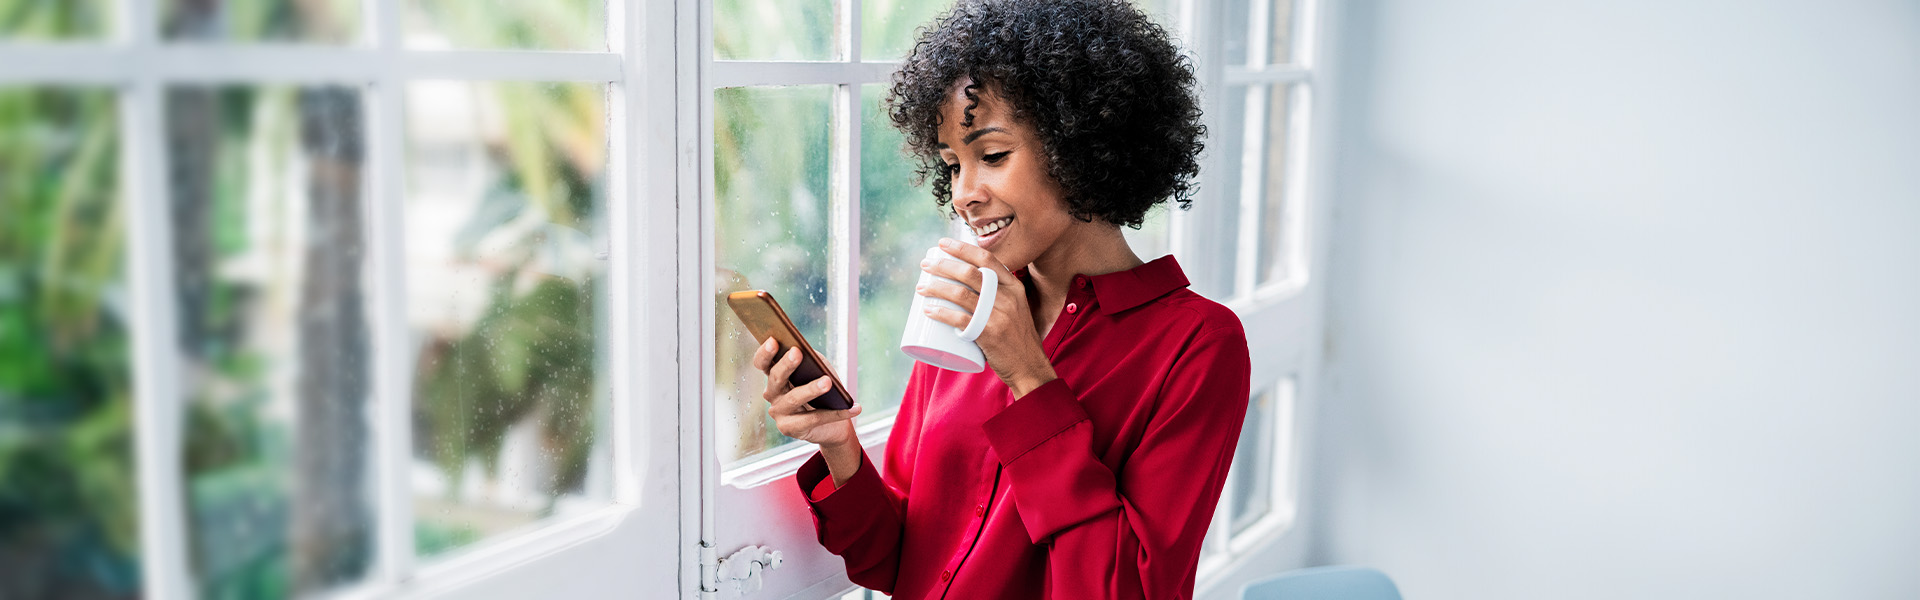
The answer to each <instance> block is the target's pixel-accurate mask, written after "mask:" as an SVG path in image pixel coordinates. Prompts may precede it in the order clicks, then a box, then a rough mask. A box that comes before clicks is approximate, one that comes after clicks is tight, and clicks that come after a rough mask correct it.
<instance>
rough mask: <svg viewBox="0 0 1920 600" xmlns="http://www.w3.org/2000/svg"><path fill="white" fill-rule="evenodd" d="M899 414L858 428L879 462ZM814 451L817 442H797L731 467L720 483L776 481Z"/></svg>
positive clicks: (739, 484)
mask: <svg viewBox="0 0 1920 600" xmlns="http://www.w3.org/2000/svg"><path fill="white" fill-rule="evenodd" d="M896 414H897V413H889V414H887V415H886V416H885V417H882V418H880V419H876V420H874V421H873V422H872V423H867V424H865V425H861V426H859V427H857V428H855V431H857V432H859V435H860V447H861V448H862V449H865V450H866V451H867V456H868V457H870V458H873V459H874V461H873V462H874V464H875V465H878V464H880V461H879V460H878V457H876V456H874V453H875V452H877V451H878V450H880V449H882V448H885V447H886V445H887V434H889V433H891V432H892V430H893V419H894V416H895V415H896ZM814 452H815V450H814V446H813V444H808V443H804V442H802V443H797V444H793V447H791V448H787V449H785V450H781V451H778V452H773V453H770V454H768V455H767V456H765V457H762V458H758V459H754V460H751V461H746V462H742V463H740V464H739V466H735V467H731V468H728V469H727V470H726V471H724V472H722V473H721V474H720V485H727V486H733V487H736V488H743V489H744V488H754V487H760V486H763V485H766V484H769V483H773V482H774V481H778V480H780V479H784V478H786V477H787V476H789V475H792V474H793V472H794V471H797V470H799V469H800V465H802V464H806V462H807V459H809V458H813V453H814Z"/></svg>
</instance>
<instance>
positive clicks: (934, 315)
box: [925, 304, 993, 329]
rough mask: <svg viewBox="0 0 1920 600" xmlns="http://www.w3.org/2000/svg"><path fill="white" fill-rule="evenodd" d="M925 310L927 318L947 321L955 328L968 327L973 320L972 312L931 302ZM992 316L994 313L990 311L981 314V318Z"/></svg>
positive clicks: (942, 321)
mask: <svg viewBox="0 0 1920 600" xmlns="http://www.w3.org/2000/svg"><path fill="white" fill-rule="evenodd" d="M925 312H926V313H927V318H929V319H933V320H934V321H935V322H939V323H945V324H947V325H948V326H951V327H953V328H954V329H966V328H967V324H968V323H970V322H972V321H973V315H972V314H969V313H963V312H960V311H957V310H954V309H951V308H946V307H942V306H934V305H931V304H929V305H927V308H926V311H925ZM992 316H993V315H992V314H991V313H989V314H984V315H980V318H982V319H991V318H992Z"/></svg>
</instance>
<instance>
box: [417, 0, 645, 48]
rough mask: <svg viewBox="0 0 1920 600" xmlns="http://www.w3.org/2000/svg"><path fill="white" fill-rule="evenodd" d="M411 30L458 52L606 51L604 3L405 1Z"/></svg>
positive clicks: (583, 0)
mask: <svg viewBox="0 0 1920 600" xmlns="http://www.w3.org/2000/svg"><path fill="white" fill-rule="evenodd" d="M405 1H406V2H407V9H408V10H407V25H408V29H409V31H412V32H432V33H433V34H436V35H438V36H441V37H444V38H445V39H446V40H447V42H448V43H450V44H452V45H453V46H456V47H462V48H530V49H541V50H605V49H607V34H606V16H605V15H606V12H605V6H606V3H607V0H405Z"/></svg>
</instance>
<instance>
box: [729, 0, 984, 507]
mask: <svg viewBox="0 0 1920 600" xmlns="http://www.w3.org/2000/svg"><path fill="white" fill-rule="evenodd" d="M839 2H840V3H841V4H844V6H838V7H836V5H835V3H834V2H831V1H827V0H819V1H816V2H771V1H751V0H734V1H728V0H722V1H720V2H716V3H715V4H714V5H713V9H712V10H713V15H714V17H713V23H714V28H713V38H712V39H713V47H712V48H711V52H712V60H711V62H709V63H708V64H709V66H710V69H709V74H708V75H707V77H706V80H707V82H708V84H707V87H708V89H709V90H710V91H709V94H708V100H709V102H710V103H711V106H712V112H711V115H712V117H713V128H712V129H711V132H712V133H711V135H712V138H711V144H710V145H709V146H708V147H709V148H710V149H711V154H710V160H711V163H710V165H711V169H712V170H711V173H712V179H711V180H710V181H711V182H712V186H713V187H712V196H711V198H712V199H711V204H710V206H711V211H712V212H711V213H710V214H711V215H712V219H711V221H710V222H711V223H712V224H713V233H712V235H713V237H712V240H713V242H712V244H713V245H712V256H713V257H714V268H713V270H712V277H713V288H712V289H713V293H714V295H713V301H712V302H711V303H710V304H711V306H712V307H713V308H712V310H713V311H714V312H713V325H714V328H713V339H714V342H715V343H714V346H713V350H712V354H711V358H710V359H709V360H710V361H711V362H710V365H711V368H712V373H713V377H712V379H711V382H712V386H713V388H712V389H713V395H712V396H710V397H711V398H713V402H714V411H715V412H714V414H715V429H716V433H715V437H714V452H715V453H716V455H717V458H718V461H719V462H720V463H721V464H723V465H733V466H739V467H743V468H746V469H747V470H748V471H765V472H767V473H772V474H779V473H782V472H784V471H785V470H790V469H789V467H791V466H793V465H792V464H791V463H792V461H793V460H794V459H796V458H799V457H803V456H804V452H803V451H804V448H803V446H804V444H795V443H793V440H791V439H789V438H787V437H785V436H783V435H781V434H780V432H779V431H777V430H775V429H774V428H773V421H772V419H770V418H768V417H767V416H766V408H767V405H766V401H765V400H763V399H762V398H761V397H760V394H761V392H762V390H763V388H764V386H765V383H766V382H765V378H764V377H762V376H761V375H760V373H759V372H758V371H756V370H754V369H753V366H752V356H753V352H754V349H755V347H756V345H755V341H754V340H753V338H752V336H751V335H749V334H748V333H747V332H746V330H745V328H744V327H742V326H741V325H740V323H739V322H738V321H737V319H736V318H735V317H734V316H733V314H732V312H731V311H730V310H728V309H727V308H725V295H726V294H728V293H731V292H735V291H740V290H746V289H764V290H767V291H769V292H771V293H772V294H773V295H774V297H775V298H776V299H777V300H778V301H779V302H780V305H781V308H783V309H784V310H785V311H786V312H787V315H788V316H789V317H790V318H792V319H793V321H794V325H795V326H797V327H799V328H800V332H801V334H802V335H804V336H806V338H807V340H808V341H809V342H811V343H812V344H813V345H814V346H815V348H816V349H817V350H819V351H820V352H821V353H822V354H824V355H826V356H827V357H828V360H829V361H830V362H832V363H833V365H834V367H835V370H836V371H837V372H838V373H840V374H841V375H842V379H843V381H845V382H846V383H847V384H848V385H850V386H851V387H852V388H853V389H852V391H853V393H854V395H855V397H856V398H858V401H859V402H860V403H861V404H862V405H863V406H865V410H864V412H863V413H862V415H861V417H860V419H861V423H862V425H863V426H866V427H867V428H868V431H867V432H866V435H864V436H863V439H865V440H868V441H878V440H879V439H883V438H884V437H885V433H884V432H885V427H886V423H887V421H888V420H889V418H890V416H891V414H892V409H893V408H895V406H894V404H895V403H896V402H897V401H898V398H899V397H900V394H901V393H902V392H903V391H904V390H905V389H906V377H907V373H908V371H909V370H910V368H911V366H912V363H911V361H910V359H908V358H906V357H905V356H904V355H901V354H900V353H899V351H898V349H897V346H898V345H899V339H900V334H901V329H902V327H904V324H905V320H906V313H907V310H908V305H909V303H910V302H911V301H912V299H913V283H914V280H915V276H916V275H917V271H916V270H915V269H913V268H911V265H912V264H915V263H917V262H918V261H919V257H920V255H921V254H922V253H923V252H924V250H925V248H928V247H931V246H933V245H934V243H935V242H937V241H938V240H939V239H940V237H942V236H946V235H953V234H954V233H955V231H954V230H953V229H952V225H951V224H950V223H949V219H947V217H946V216H945V215H944V214H943V213H942V212H941V211H940V210H939V209H938V208H937V207H935V206H934V205H933V202H932V201H931V196H930V195H929V194H928V193H927V190H926V189H924V188H921V187H915V186H913V185H912V184H911V180H912V179H913V177H912V171H913V168H914V165H913V163H912V158H911V157H908V156H905V155H904V153H902V152H901V151H900V146H901V141H902V140H901V137H900V134H899V133H898V132H897V131H896V130H894V129H893V127H892V126H891V125H890V124H888V123H887V121H886V115H884V114H883V113H882V112H881V99H882V98H883V97H884V96H885V94H886V90H887V83H886V81H887V76H888V74H889V73H891V72H892V70H893V68H894V66H895V64H896V63H895V62H882V61H883V60H888V61H897V60H898V59H899V58H900V55H901V54H903V53H904V52H905V49H906V47H907V46H908V44H909V43H910V41H911V40H912V35H913V31H914V29H915V28H917V27H920V26H921V25H923V24H924V23H925V22H926V20H927V19H929V18H931V17H932V16H933V15H935V14H938V12H940V11H942V10H945V8H946V6H947V5H946V4H945V3H941V2H904V1H891V0H860V1H855V0H839ZM856 9H857V10H856ZM856 12H857V13H858V16H859V17H860V18H859V19H858V20H855V19H853V18H851V17H853V16H854V13H856ZM836 15H843V16H844V17H836ZM836 18H839V19H841V20H838V21H836V20H835V19H836ZM855 23H858V25H857V28H856V25H855ZM788 450H791V452H784V451H788ZM769 460H771V461H772V462H768V461H769ZM754 465H760V466H761V467H767V468H765V469H756V468H755V467H754ZM742 472H743V471H741V470H740V469H735V470H734V473H736V474H738V473H742Z"/></svg>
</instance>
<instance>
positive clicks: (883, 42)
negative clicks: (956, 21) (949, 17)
mask: <svg viewBox="0 0 1920 600" xmlns="http://www.w3.org/2000/svg"><path fill="white" fill-rule="evenodd" d="M951 6H953V0H860V11H861V12H860V58H861V60H883V61H884V60H900V59H901V58H905V57H906V55H907V51H908V50H912V49H913V43H914V41H915V40H917V39H918V38H919V37H920V36H919V32H920V28H921V27H926V26H928V25H930V24H931V23H932V21H933V18H934V17H935V16H937V15H939V14H940V13H943V12H946V11H947V8H948V7H951Z"/></svg>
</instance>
